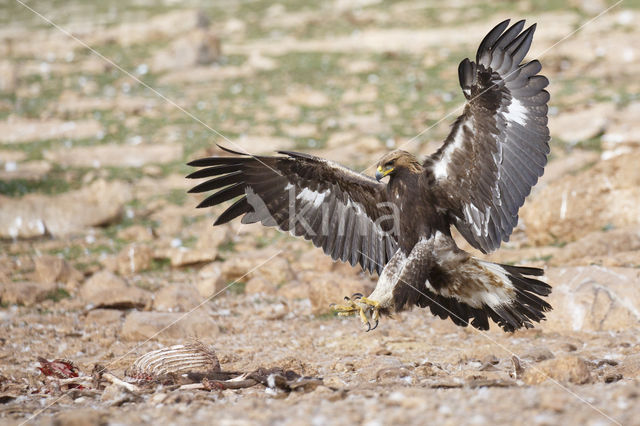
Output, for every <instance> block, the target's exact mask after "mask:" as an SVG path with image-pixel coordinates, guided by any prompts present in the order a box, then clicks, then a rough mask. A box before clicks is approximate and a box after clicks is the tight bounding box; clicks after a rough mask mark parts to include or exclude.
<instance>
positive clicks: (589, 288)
mask: <svg viewBox="0 0 640 426" xmlns="http://www.w3.org/2000/svg"><path fill="white" fill-rule="evenodd" d="M546 275H547V282H548V283H550V284H551V286H552V288H553V292H552V293H551V295H550V296H549V303H550V304H551V306H553V310H552V311H550V312H548V313H547V314H546V315H547V321H544V322H542V323H541V324H540V327H541V328H543V329H544V330H545V331H559V332H563V331H567V330H571V331H581V330H582V331H603V330H623V329H628V328H633V327H637V326H638V323H639V322H640V315H639V314H638V312H637V309H635V308H634V306H640V287H638V285H637V283H638V282H640V270H639V269H637V268H619V267H617V268H604V267H600V266H593V265H590V266H579V267H566V268H547V270H546Z"/></svg>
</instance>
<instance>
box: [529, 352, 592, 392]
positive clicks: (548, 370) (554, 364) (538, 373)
mask: <svg viewBox="0 0 640 426" xmlns="http://www.w3.org/2000/svg"><path fill="white" fill-rule="evenodd" d="M547 379H554V380H556V381H559V382H564V383H567V382H569V383H574V384H578V385H581V384H584V383H587V382H588V381H589V380H590V379H591V373H590V371H589V366H588V364H587V362H586V361H585V360H583V359H582V358H579V357H577V356H571V355H570V356H564V357H561V358H554V359H548V360H546V361H542V362H540V363H538V364H535V365H532V366H530V367H528V368H527V369H526V370H525V372H524V375H523V377H522V380H523V381H524V382H525V383H526V384H528V385H537V384H540V383H542V382H544V381H546V380H547Z"/></svg>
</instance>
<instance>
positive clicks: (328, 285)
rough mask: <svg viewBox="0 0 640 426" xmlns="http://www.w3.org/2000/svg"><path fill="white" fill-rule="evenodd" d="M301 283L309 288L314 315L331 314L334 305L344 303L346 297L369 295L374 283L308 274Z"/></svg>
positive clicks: (338, 275)
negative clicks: (355, 294) (331, 306)
mask: <svg viewBox="0 0 640 426" xmlns="http://www.w3.org/2000/svg"><path fill="white" fill-rule="evenodd" d="M300 281H301V282H303V283H307V285H308V286H309V300H311V310H312V313H313V314H316V315H318V314H323V313H327V312H331V308H330V305H331V304H332V303H338V304H339V303H342V302H343V300H344V297H345V296H349V297H351V296H352V295H353V294H354V293H362V294H365V295H366V294H369V293H371V291H373V283H372V282H371V281H369V280H364V279H356V278H353V277H345V276H343V275H341V274H337V273H325V272H306V273H304V274H302V276H301V277H300Z"/></svg>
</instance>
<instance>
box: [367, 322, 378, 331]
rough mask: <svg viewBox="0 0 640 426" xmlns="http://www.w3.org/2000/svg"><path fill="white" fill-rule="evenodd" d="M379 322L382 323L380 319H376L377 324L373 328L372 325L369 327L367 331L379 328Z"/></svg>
mask: <svg viewBox="0 0 640 426" xmlns="http://www.w3.org/2000/svg"><path fill="white" fill-rule="evenodd" d="M379 323H380V321H379V320H376V325H374V326H373V328H372V327H369V329H368V330H367V331H373V330H375V329H376V328H378V324H379Z"/></svg>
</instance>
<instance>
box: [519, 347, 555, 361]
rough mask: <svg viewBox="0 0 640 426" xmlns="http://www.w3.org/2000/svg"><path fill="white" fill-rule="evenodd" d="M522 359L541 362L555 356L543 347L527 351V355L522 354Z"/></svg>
mask: <svg viewBox="0 0 640 426" xmlns="http://www.w3.org/2000/svg"><path fill="white" fill-rule="evenodd" d="M520 358H521V359H526V360H529V361H533V362H540V361H544V360H547V359H552V358H554V356H553V353H552V352H551V351H550V350H549V349H547V348H545V347H542V346H536V347H533V348H531V349H529V350H527V351H526V352H525V353H523V354H521V355H520Z"/></svg>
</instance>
